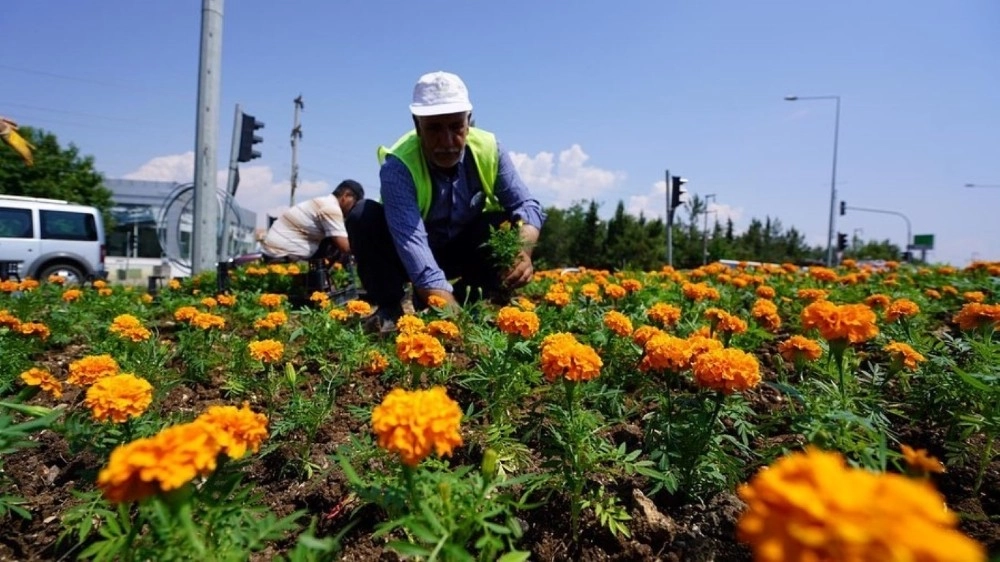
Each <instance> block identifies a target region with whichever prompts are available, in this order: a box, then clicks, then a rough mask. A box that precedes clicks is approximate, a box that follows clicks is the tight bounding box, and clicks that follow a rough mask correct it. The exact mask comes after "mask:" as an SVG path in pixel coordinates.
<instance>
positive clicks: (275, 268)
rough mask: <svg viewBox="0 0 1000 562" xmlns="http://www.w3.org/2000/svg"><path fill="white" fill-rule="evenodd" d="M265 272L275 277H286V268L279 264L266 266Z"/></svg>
mask: <svg viewBox="0 0 1000 562" xmlns="http://www.w3.org/2000/svg"><path fill="white" fill-rule="evenodd" d="M267 270H268V271H269V272H271V273H273V274H275V275H281V276H284V275H288V268H287V267H285V264H281V263H272V264H268V266H267Z"/></svg>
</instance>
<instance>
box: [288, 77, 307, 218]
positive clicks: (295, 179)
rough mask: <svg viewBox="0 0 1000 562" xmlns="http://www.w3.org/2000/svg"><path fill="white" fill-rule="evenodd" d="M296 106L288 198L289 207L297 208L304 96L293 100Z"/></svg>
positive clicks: (300, 95)
mask: <svg viewBox="0 0 1000 562" xmlns="http://www.w3.org/2000/svg"><path fill="white" fill-rule="evenodd" d="M292 102H293V103H294V104H295V123H294V124H293V125H292V192H291V194H290V195H289V198H288V206H289V207H294V206H295V188H296V187H298V186H299V139H301V138H302V125H301V124H300V123H299V112H300V111H302V110H304V109H305V108H306V106H305V104H304V103H302V94H299V97H297V98H295V99H294V100H292Z"/></svg>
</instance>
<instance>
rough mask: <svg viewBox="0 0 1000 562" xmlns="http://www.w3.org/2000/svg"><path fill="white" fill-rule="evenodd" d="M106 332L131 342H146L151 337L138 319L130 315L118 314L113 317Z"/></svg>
mask: <svg viewBox="0 0 1000 562" xmlns="http://www.w3.org/2000/svg"><path fill="white" fill-rule="evenodd" d="M108 331H109V332H111V333H113V334H118V335H119V336H121V337H123V338H125V339H127V340H131V341H133V342H141V341H146V340H148V339H149V338H150V336H152V335H153V334H152V332H150V331H149V330H147V329H146V328H145V327H144V326H143V325H142V322H140V321H139V319H138V318H136V317H135V316H132V315H131V314H119V315H118V316H115V319H114V320H113V321H112V322H111V326H110V327H109V328H108Z"/></svg>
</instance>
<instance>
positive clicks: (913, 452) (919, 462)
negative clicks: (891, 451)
mask: <svg viewBox="0 0 1000 562" xmlns="http://www.w3.org/2000/svg"><path fill="white" fill-rule="evenodd" d="M899 449H900V451H901V452H902V453H903V460H904V461H906V465H907V466H909V467H910V470H913V471H914V472H917V473H920V474H929V473H934V474H941V473H943V472H944V471H945V470H944V465H943V464H941V461H939V460H938V459H937V457H934V456H931V455H930V454H928V453H927V449H914V448H913V447H910V446H909V445H900V447H899Z"/></svg>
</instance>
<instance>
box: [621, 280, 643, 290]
mask: <svg viewBox="0 0 1000 562" xmlns="http://www.w3.org/2000/svg"><path fill="white" fill-rule="evenodd" d="M622 288H623V289H625V290H626V291H628V292H630V293H634V292H636V291H639V290H641V289H642V282H641V281H639V280H638V279H622Z"/></svg>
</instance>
